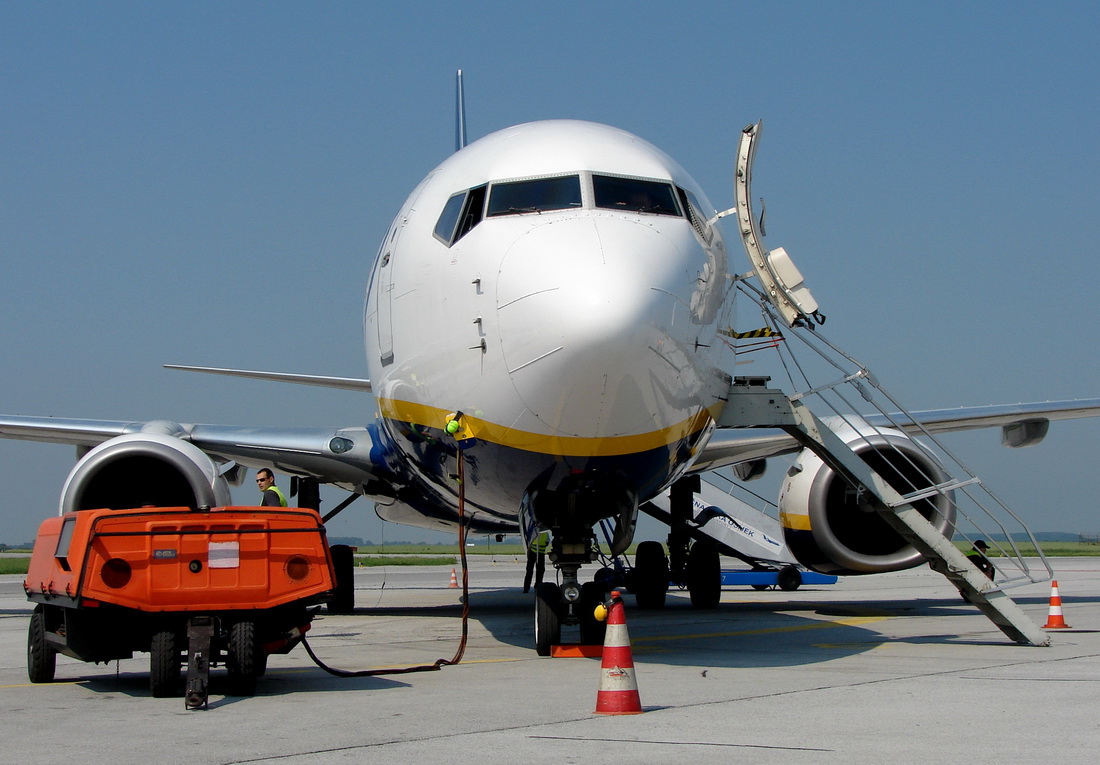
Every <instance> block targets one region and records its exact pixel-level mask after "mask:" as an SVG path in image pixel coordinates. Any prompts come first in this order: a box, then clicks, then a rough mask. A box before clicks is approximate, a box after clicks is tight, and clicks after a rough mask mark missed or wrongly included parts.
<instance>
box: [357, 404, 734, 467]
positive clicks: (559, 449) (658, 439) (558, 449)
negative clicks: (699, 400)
mask: <svg viewBox="0 0 1100 765" xmlns="http://www.w3.org/2000/svg"><path fill="white" fill-rule="evenodd" d="M378 407H379V410H380V411H381V413H382V416H383V417H385V418H386V419H388V420H395V421H397V422H402V423H407V424H409V425H419V426H421V427H428V428H437V429H439V430H443V429H444V428H445V427H446V425H447V421H448V419H450V417H451V415H453V414H454V412H449V411H447V410H445V409H438V408H436V407H432V406H426V405H424V404H414V403H412V402H409V401H397V400H395V399H386V398H379V399H378ZM716 415H717V412H716V411H714V412H712V411H711V410H709V409H707V410H703V411H701V412H699V413H698V414H697V415H695V416H694V417H689V418H688V419H686V420H683V421H681V422H678V423H676V424H675V425H673V426H671V427H668V428H663V429H661V430H653V431H649V432H648V433H639V434H637V435H632V436H606V437H602V438H591V437H588V438H586V437H579V436H563V435H556V434H547V433H532V432H529V431H524V430H519V429H517V428H509V427H506V426H504V425H498V424H496V423H494V422H489V421H488V420H484V419H481V418H480V417H477V416H476V415H474V414H471V413H469V412H463V414H462V425H463V431H464V432H465V433H466V434H468V435H469V437H471V438H476V439H478V440H479V441H486V442H489V443H493V444H499V445H501V446H507V447H509V448H512V449H522V450H524V451H529V452H537V453H539V454H552V455H556V456H577V457H613V456H616V455H620V454H639V453H642V452H647V451H650V450H652V449H660V448H662V447H666V446H670V445H672V444H677V443H679V442H681V441H683V440H685V439H687V438H689V437H691V436H693V435H694V434H696V433H698V432H699V431H700V430H702V429H703V428H705V427H706V426H707V425H708V424H709V423H710V422H711V421H712V420H713V419H714V417H715V416H716Z"/></svg>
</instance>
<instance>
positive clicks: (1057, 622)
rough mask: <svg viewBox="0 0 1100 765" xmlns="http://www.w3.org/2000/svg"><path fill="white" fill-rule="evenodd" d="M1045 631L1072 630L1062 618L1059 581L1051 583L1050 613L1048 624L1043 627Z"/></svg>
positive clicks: (1055, 580)
mask: <svg viewBox="0 0 1100 765" xmlns="http://www.w3.org/2000/svg"><path fill="white" fill-rule="evenodd" d="M1043 629H1045V630H1068V629H1072V628H1071V627H1070V626H1069V625H1068V624H1066V620H1065V618H1063V617H1062V596H1061V595H1059V594H1058V580H1057V579H1054V580H1052V581H1051V583H1050V612H1049V613H1048V614H1047V623H1046V624H1044V625H1043Z"/></svg>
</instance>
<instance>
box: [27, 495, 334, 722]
mask: <svg viewBox="0 0 1100 765" xmlns="http://www.w3.org/2000/svg"><path fill="white" fill-rule="evenodd" d="M333 586H334V575H333V569H332V558H331V556H330V553H329V548H328V544H327V540H326V538H325V529H324V526H323V525H322V523H321V518H320V516H319V515H318V514H317V512H316V511H314V510H309V509H305V508H271V507H217V508H211V509H200V510H192V509H190V508H186V507H170V508H163V507H157V508H151V507H145V508H137V509H133V510H82V511H79V512H74V513H67V514H65V515H63V516H58V517H55V518H49V519H47V520H46V521H44V522H43V523H42V525H41V527H40V528H39V530H38V536H37V538H36V539H35V543H34V552H33V554H32V555H31V561H30V566H29V568H28V573H27V578H26V580H25V581H24V583H23V588H24V590H26V593H27V598H28V599H30V600H32V601H34V602H35V603H37V604H38V605H37V606H35V609H34V613H33V614H32V616H31V622H30V629H29V633H28V638H27V671H28V675H29V676H30V679H31V682H36V683H41V682H50V681H51V680H53V677H54V670H55V664H56V654H57V653H62V654H65V655H66V656H72V657H73V658H76V659H80V660H81V661H88V662H97V663H98V662H108V661H114V660H116V659H128V658H131V657H132V656H133V653H134V652H135V651H147V652H149V654H150V676H149V684H150V688H151V690H152V693H153V695H154V696H158V697H164V696H172V695H176V694H177V693H178V687H179V681H180V669H181V666H182V661H183V657H184V656H185V655H187V654H188V652H189V646H190V654H191V657H190V658H191V663H192V664H194V663H195V658H196V657H195V655H196V646H199V647H200V650H201V655H200V656H199V657H198V659H199V662H200V663H201V664H202V665H203V666H202V667H200V669H199V672H200V673H201V675H202V676H201V692H202V702H203V703H205V693H206V692H205V680H206V675H205V671H208V668H209V667H210V666H216V665H218V664H224V665H225V666H226V668H227V670H228V674H229V680H230V692H231V693H233V694H238V695H251V694H252V693H253V692H254V691H255V684H256V678H257V677H259V676H261V675H263V673H264V670H265V669H266V666H267V657H268V655H269V654H272V653H287V652H289V651H290V650H291V649H292V648H293V647H294V646H295V645H296V644H297V643H298V642H300V640H301V636H302V634H303V633H304V632H305V631H306V630H308V629H309V625H310V622H311V620H312V618H313V614H314V612H315V610H316V609H311V608H310V607H311V606H315V605H318V604H321V603H324V602H325V601H327V600H329V599H330V598H331V595H332V590H333ZM203 629H205V636H204V635H203ZM196 636H198V637H196ZM204 639H205V640H206V641H208V642H206V643H204V642H203V640H204ZM203 648H205V650H202V649H203ZM192 669H193V667H189V673H188V705H189V706H192V705H193V704H192V698H191V695H192V688H191V685H192V683H191V674H192V672H191V670H192Z"/></svg>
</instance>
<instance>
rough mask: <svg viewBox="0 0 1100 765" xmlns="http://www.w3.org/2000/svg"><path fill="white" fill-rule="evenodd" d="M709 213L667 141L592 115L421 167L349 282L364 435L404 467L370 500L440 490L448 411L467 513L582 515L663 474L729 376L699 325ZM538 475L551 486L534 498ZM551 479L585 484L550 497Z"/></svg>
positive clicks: (718, 261) (448, 483) (448, 460)
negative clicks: (361, 294) (355, 308)
mask: <svg viewBox="0 0 1100 765" xmlns="http://www.w3.org/2000/svg"><path fill="white" fill-rule="evenodd" d="M712 214H713V208H711V206H710V204H709V203H708V202H707V201H706V198H705V196H704V195H703V193H702V191H701V190H700V189H699V188H698V187H697V185H696V184H695V182H694V181H693V180H692V179H691V178H690V177H689V176H688V175H687V174H686V173H685V172H684V170H683V169H682V168H680V166H679V165H677V164H676V163H675V162H674V161H673V160H672V159H670V158H669V157H668V156H666V155H665V154H663V153H662V152H660V151H659V150H657V149H656V148H654V147H653V146H651V145H650V144H648V143H646V142H644V141H642V140H641V139H639V138H637V137H635V136H632V135H630V134H629V133H626V132H624V131H621V130H617V129H615V128H611V127H607V126H604V125H597V124H594V123H587V122H576V121H566V120H561V121H548V122H535V123H528V124H525V125H519V126H516V127H513V128H508V129H506V130H502V131H500V132H497V133H494V134H492V135H490V136H487V137H486V138H483V139H481V140H480V141H477V142H475V143H473V144H471V145H470V146H468V147H467V148H465V149H463V150H462V151H460V152H458V153H456V154H454V155H452V156H451V157H450V158H448V159H447V160H446V161H445V162H443V163H442V164H441V165H440V166H439V167H437V168H436V169H435V170H433V171H432V172H431V173H430V174H429V175H428V177H427V178H426V179H425V180H424V181H423V182H422V183H421V184H420V185H419V186H418V187H417V188H416V189H415V190H414V191H413V193H412V194H411V195H410V196H409V198H408V200H407V201H406V202H405V204H404V206H403V207H402V209H401V211H400V212H399V213H398V215H397V217H396V218H395V219H394V222H393V224H392V225H391V227H390V229H389V231H388V232H387V234H386V238H385V240H384V242H383V244H382V247H381V248H380V250H379V253H378V257H377V259H376V262H375V264H374V267H373V270H372V273H371V278H370V282H369V286H368V291H367V298H366V310H365V338H366V350H367V358H368V367H369V371H370V377H371V381H372V385H373V387H374V392H375V395H376V397H377V401H378V408H379V414H380V420H381V424H382V427H381V429H382V431H383V437H384V438H385V439H386V440H387V441H388V442H389V443H390V446H391V448H392V449H393V450H394V453H395V454H400V458H399V459H395V460H394V461H393V464H394V465H395V470H401V469H402V468H401V467H400V466H402V465H408V466H412V470H413V471H414V473H415V474H414V475H407V480H408V481H409V482H410V489H409V491H408V492H406V493H405V495H404V496H402V497H400V498H399V501H398V502H396V503H394V505H392V506H389V507H387V506H385V505H380V506H379V508H378V511H379V514H380V515H382V516H383V517H389V519H392V520H402V521H403V522H408V521H409V511H410V510H411V511H412V515H415V514H416V513H421V514H425V515H427V514H429V513H428V512H426V510H425V508H427V507H429V506H434V507H438V506H439V505H440V504H442V505H443V506H445V507H453V506H454V505H455V497H456V494H457V491H456V483H455V480H454V478H453V475H454V473H455V460H454V456H455V443H456V438H455V437H453V436H452V435H450V434H447V433H446V432H445V429H446V424H447V422H448V420H449V419H451V418H453V417H454V415H455V414H456V413H459V412H461V414H462V416H461V420H460V424H461V426H462V429H461V431H460V432H459V433H458V434H457V437H458V438H459V439H465V440H466V441H467V443H470V444H476V446H473V448H470V449H467V450H465V451H464V454H465V455H466V460H467V462H466V465H465V468H466V483H465V492H466V493H465V499H466V503H467V512H468V513H470V514H472V515H473V516H474V517H473V524H474V527H475V528H476V527H479V526H481V527H484V528H490V527H493V526H494V525H495V526H497V527H499V528H501V529H502V530H506V529H514V528H515V524H516V523H517V522H520V523H524V524H525V525H528V526H530V525H532V524H531V519H530V518H528V519H526V520H525V519H524V518H521V517H519V514H520V509H521V507H524V508H529V509H530V508H533V510H534V513H533V514H534V516H536V517H537V521H535V523H537V524H538V525H540V526H543V527H549V526H553V525H554V524H553V523H551V522H550V517H549V516H550V515H555V514H560V513H562V512H577V513H580V514H581V515H583V516H584V522H587V523H588V524H589V526H591V524H592V523H594V522H595V521H596V520H598V518H595V517H593V516H599V515H601V513H602V515H605V516H611V515H619V516H620V517H622V516H623V513H624V508H626V506H629V514H630V515H631V517H633V513H634V512H635V511H636V506H637V503H638V502H639V501H641V500H645V499H647V498H649V497H650V496H652V495H654V494H656V493H657V492H658V491H660V490H661V489H663V488H664V487H665V486H667V485H668V484H669V483H670V482H671V481H673V480H674V479H675V478H676V477H677V476H678V475H680V474H681V473H682V471H683V470H684V469H685V468H686V467H687V466H688V465H689V464H690V460H691V458H692V455H693V453H694V450H695V449H696V448H697V447H698V446H699V445H700V444H701V443H702V442H704V440H705V439H707V438H708V437H709V435H710V433H711V431H712V428H713V421H714V417H715V415H716V414H717V412H718V411H719V410H720V407H721V405H722V403H723V397H724V395H725V393H726V391H727V390H728V385H729V376H728V375H727V374H726V373H725V372H724V371H722V370H723V364H726V365H728V363H729V357H728V354H729V351H728V349H726V348H725V346H724V345H723V344H722V343H721V342H720V341H719V340H718V339H717V338H716V329H717V327H718V326H719V324H720V323H721V322H723V321H728V318H729V316H728V314H729V311H730V307H731V304H732V300H731V299H729V296H730V295H731V294H732V293H731V289H730V287H731V284H730V280H729V279H728V278H727V265H726V246H725V243H724V242H723V240H722V236H721V234H720V232H719V231H718V230H717V229H716V228H715V227H714V226H713V225H711V224H710V223H709V222H708V220H707V219H708V217H709V216H711V215H712ZM470 439H473V440H470ZM548 493H559V497H558V499H559V500H561V501H562V502H564V503H565V504H561V503H559V502H557V501H555V502H554V503H549V504H546V505H545V507H546V508H547V509H546V510H545V511H543V512H542V513H540V512H539V507H538V505H539V503H538V501H536V499H537V498H538V497H540V496H541V497H542V498H543V499H544V500H545V498H546V496H547V495H548ZM570 494H572V495H578V496H581V495H584V496H589V497H590V499H591V501H588V500H582V502H581V504H582V505H584V507H583V508H580V509H576V508H574V509H573V510H567V509H564V508H566V505H569V506H570V507H572V506H573V505H575V504H576V503H575V502H573V501H572V500H570V501H568V502H566V501H565V500H564V496H565V495H570ZM608 502H610V503H611V506H607V505H606V503H608ZM601 507H605V508H606V509H605V510H601V509H600V508H601ZM387 514H388V515H387ZM578 520H579V519H578Z"/></svg>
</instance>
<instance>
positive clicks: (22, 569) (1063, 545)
mask: <svg viewBox="0 0 1100 765" xmlns="http://www.w3.org/2000/svg"><path fill="white" fill-rule="evenodd" d="M956 544H958V546H959V548H960V549H962V550H968V549H970V545H969V544H966V543H962V542H958V543H956ZM1019 548H1020V553H1021V554H1022V555H1024V556H1025V557H1031V556H1034V555H1035V548H1034V547H1033V546H1031V545H1025V544H1020V545H1019ZM1006 549H1008V548H1007V547H1006ZM357 551H358V554H357V555H356V558H355V565H356V566H359V567H369V566H453V565H456V564H457V563H458V545H385V546H383V545H361V546H360V547H358V548H357ZM990 552H994V551H992V550H991V551H990ZM1043 552H1044V553H1045V554H1046V556H1047V557H1048V558H1075V557H1098V556H1100V545H1097V544H1092V543H1088V542H1047V543H1045V544H1044V545H1043ZM627 553H628V554H629V555H633V554H634V548H633V547H631V548H630V549H629V550H628V551H627ZM466 554H467V555H499V556H502V557H504V556H512V557H515V558H520V557H523V556H524V552H523V546H522V545H515V544H513V545H506V544H499V545H492V546H489V545H478V546H477V547H467V548H466ZM989 557H991V558H993V559H994V560H996V559H997V557H998V556H997V555H995V554H994V555H990V556H989ZM29 560H30V553H29V552H28V553H27V557H25V558H0V574H25V573H27V563H28V562H29Z"/></svg>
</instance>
